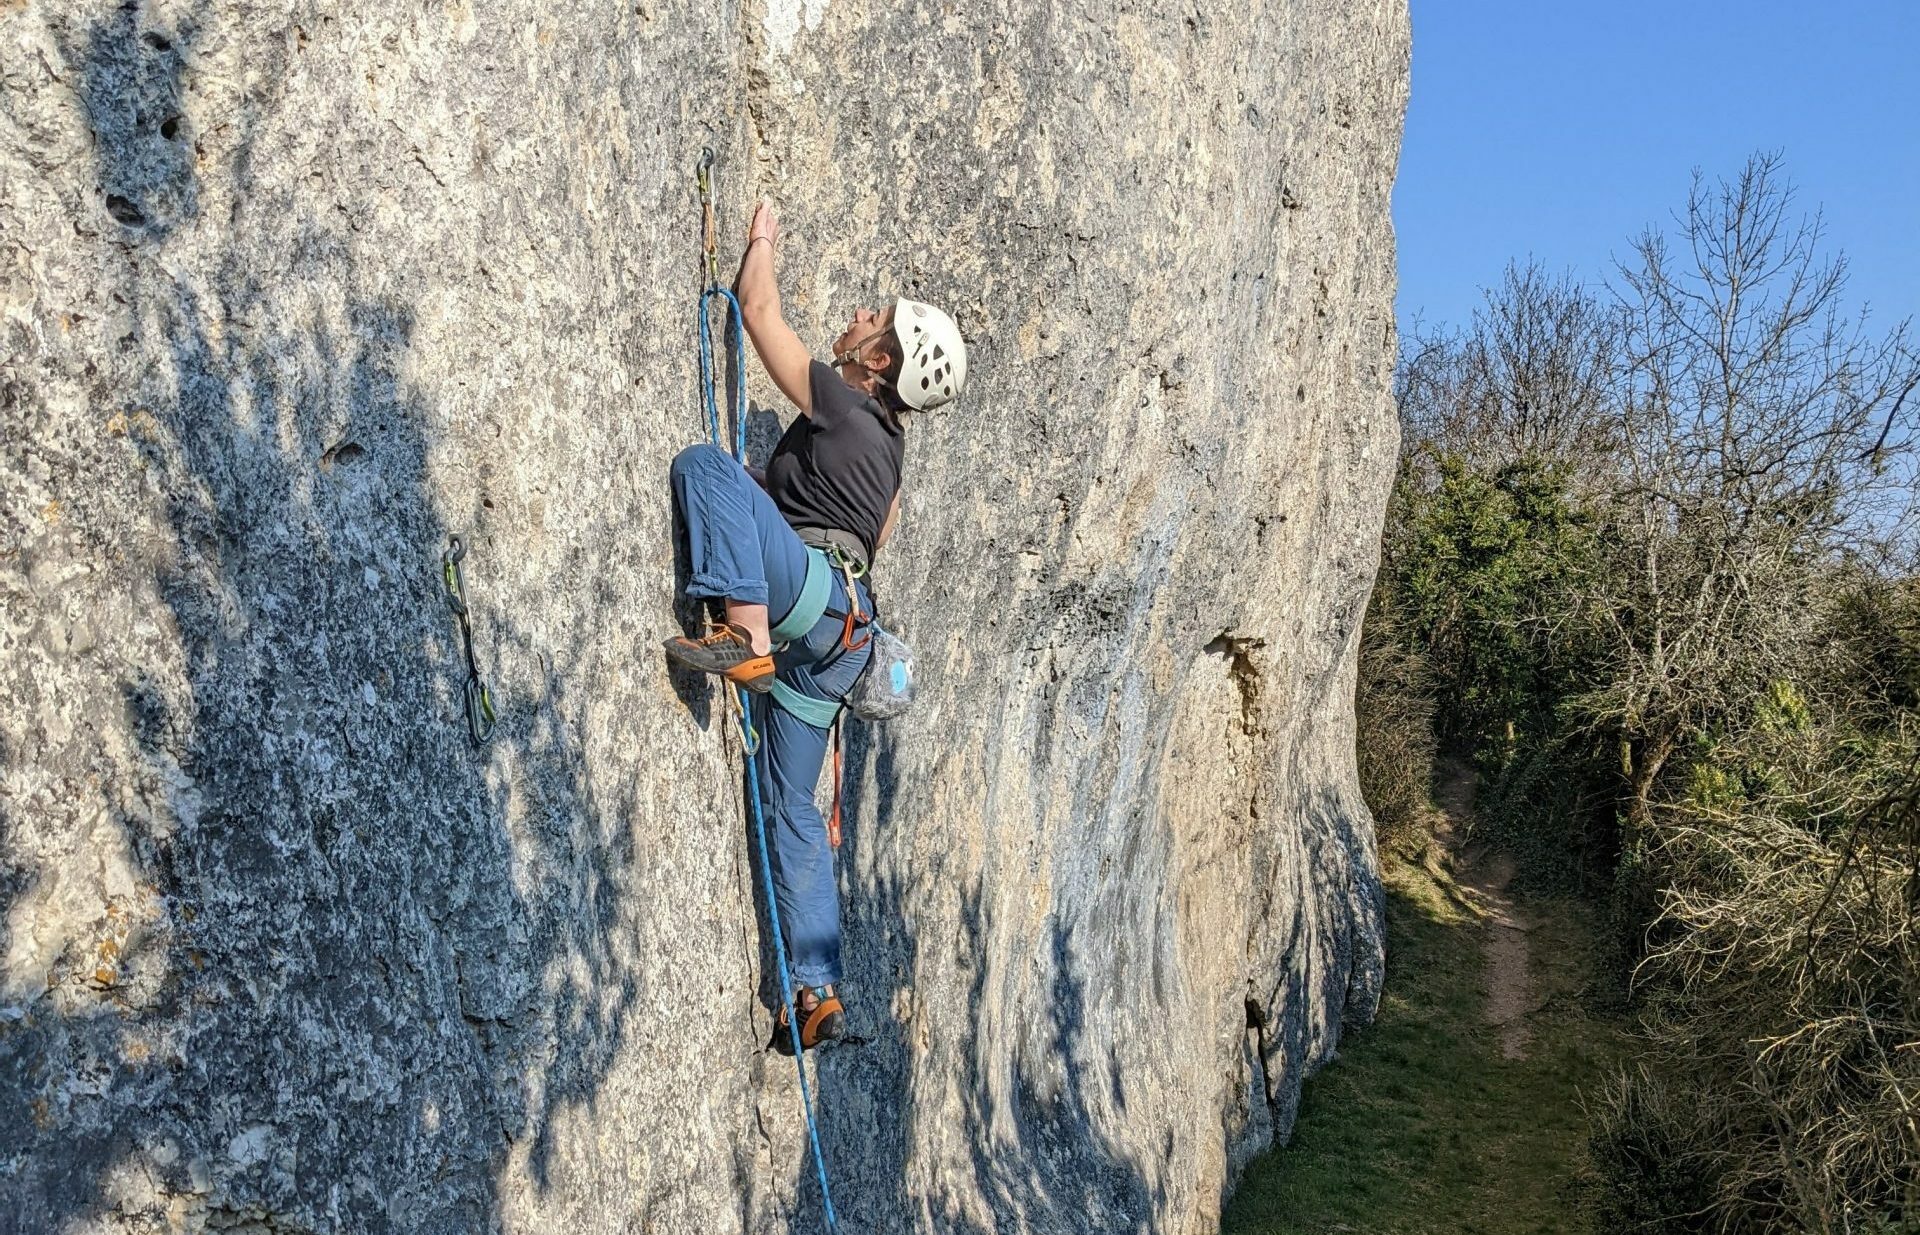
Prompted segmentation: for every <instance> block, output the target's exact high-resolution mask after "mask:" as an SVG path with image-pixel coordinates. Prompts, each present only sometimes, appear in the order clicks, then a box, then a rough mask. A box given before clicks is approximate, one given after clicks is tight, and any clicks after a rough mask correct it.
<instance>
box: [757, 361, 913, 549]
mask: <svg viewBox="0 0 1920 1235" xmlns="http://www.w3.org/2000/svg"><path fill="white" fill-rule="evenodd" d="M810 379H811V382H812V389H813V414H812V415H811V416H796V417H794V420H793V423H792V424H790V425H788V426H787V431H786V433H785V434H784V435H782V436H781V438H780V444H779V445H778V446H776V447H774V449H773V458H771V459H769V460H767V493H768V494H769V495H771V496H772V498H773V504H774V505H775V506H778V507H779V508H780V513H781V514H782V515H785V516H786V519H787V522H788V523H791V524H792V525H793V526H795V527H824V528H836V529H838V530H840V531H842V532H851V533H852V534H853V535H855V536H857V537H859V538H860V543H861V544H863V545H865V546H866V547H867V559H868V560H869V561H871V560H872V559H873V550H874V544H873V542H874V541H876V540H878V539H880V529H881V527H882V526H883V525H885V523H886V521H887V510H888V509H889V508H890V507H891V506H892V505H893V495H894V494H896V493H898V492H899V491H900V469H901V466H902V464H903V463H904V462H905V460H906V443H905V440H904V437H903V435H902V434H901V431H900V422H899V420H897V419H896V418H895V417H894V415H893V413H892V412H889V411H888V410H886V409H885V408H883V407H881V406H880V403H879V401H878V400H876V399H871V398H868V397H867V396H866V395H863V394H861V393H860V392H859V391H857V390H855V389H854V388H853V387H851V386H849V385H847V384H846V382H844V381H842V380H841V378H840V375H839V374H838V373H835V372H834V371H833V370H832V369H830V368H828V367H827V366H826V365H824V364H822V363H820V362H819V361H818V360H816V361H814V362H813V368H812V370H811V373H810Z"/></svg>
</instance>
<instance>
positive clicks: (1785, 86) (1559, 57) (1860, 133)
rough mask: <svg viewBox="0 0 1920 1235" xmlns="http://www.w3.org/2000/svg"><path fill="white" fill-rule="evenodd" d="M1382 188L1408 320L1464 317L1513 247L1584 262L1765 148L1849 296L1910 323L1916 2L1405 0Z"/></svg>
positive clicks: (1594, 260) (1918, 53) (1914, 308)
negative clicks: (1406, 67)
mask: <svg viewBox="0 0 1920 1235" xmlns="http://www.w3.org/2000/svg"><path fill="white" fill-rule="evenodd" d="M1412 4H1413V101H1412V104H1411V106H1410V107H1409V109H1408V115H1407V133H1406V145H1405V148H1404V151H1403V154H1402V156H1401V163H1400V179H1399V182H1398V184H1397V185H1396V187H1395V189H1394V220H1395V224H1396V228H1397V231H1398V233H1399V251H1400V298H1399V306H1398V307H1399V317H1400V324H1401V326H1402V328H1403V329H1406V328H1410V327H1411V326H1413V324H1414V323H1415V321H1416V320H1419V321H1422V322H1424V323H1425V324H1426V325H1428V326H1430V327H1431V326H1437V325H1443V324H1459V323H1464V322H1465V320H1466V318H1467V315H1468V314H1469V313H1471V312H1472V310H1473V308H1474V306H1475V305H1477V304H1478V303H1479V290H1478V289H1479V288H1480V287H1482V286H1484V285H1486V284H1489V283H1492V282H1494V281H1496V280H1497V279H1498V278H1499V275H1500V272H1501V270H1502V268H1503V267H1504V266H1505V265H1506V262H1507V260H1508V259H1509V258H1525V257H1527V256H1529V255H1531V256H1533V257H1535V258H1538V259H1539V260H1540V261H1541V262H1542V263H1544V264H1545V265H1546V266H1547V267H1548V268H1549V269H1552V270H1555V271H1571V272H1572V273H1574V274H1576V275H1578V276H1580V277H1582V278H1598V277H1602V276H1605V275H1606V274H1608V273H1610V271H1611V267H1612V259H1613V258H1614V257H1615V256H1616V255H1617V256H1622V257H1624V256H1625V255H1626V251H1627V246H1628V243H1629V241H1630V239H1631V237H1633V236H1634V235H1635V234H1637V233H1638V232H1639V231H1640V230H1641V229H1642V228H1643V227H1645V226H1646V225H1648V224H1650V223H1665V222H1667V221H1668V220H1669V218H1670V216H1671V214H1672V212H1673V211H1675V210H1677V209H1678V208H1679V207H1680V206H1681V205H1682V204H1683V203H1684V202H1685V199H1686V191H1687V184H1688V176H1689V174H1690V172H1691V170H1692V169H1693V168H1695V167H1699V168H1701V169H1702V170H1703V171H1706V172H1708V173H1709V174H1726V175H1731V174H1733V173H1734V172H1737V171H1738V170H1739V168H1740V165H1741V164H1742V163H1743V162H1744V161H1745V159H1746V157H1747V155H1748V154H1750V153H1752V152H1753V151H1754V150H1757V149H1778V150H1780V151H1782V152H1783V153H1784V155H1785V157H1786V171H1787V173H1788V175H1789V176H1790V177H1791V179H1792V180H1793V181H1794V183H1795V184H1796V185H1797V186H1798V189H1799V194H1800V198H1799V200H1800V202H1801V203H1802V204H1803V205H1804V206H1806V207H1808V208H1812V207H1815V206H1818V207H1820V208H1821V209H1822V210H1823V212H1824V214H1825V217H1826V226H1827V237H1828V239H1827V243H1828V245H1829V247H1830V248H1839V249H1844V250H1845V251H1846V254H1847V256H1848V259H1849V262H1850V265H1851V269H1852V280H1851V283H1850V285H1849V288H1848V299H1849V301H1850V302H1852V303H1853V304H1854V305H1858V304H1860V303H1861V302H1863V301H1864V302H1869V303H1870V304H1871V305H1872V308H1873V320H1874V322H1875V323H1876V324H1879V325H1890V324H1891V323H1893V322H1894V321H1897V320H1898V319H1900V318H1902V317H1913V318H1915V319H1916V325H1917V326H1920V0H1837V2H1834V3H1819V2H1816V0H1794V2H1790V0H1741V2H1739V3H1732V2H1729V0H1669V2H1668V3H1650V2H1648V0H1610V2H1603V0H1575V2H1566V0H1560V2H1555V0H1535V2H1534V3H1530V4H1522V3H1516V2H1513V0H1412Z"/></svg>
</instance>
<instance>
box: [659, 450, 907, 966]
mask: <svg viewBox="0 0 1920 1235" xmlns="http://www.w3.org/2000/svg"><path fill="white" fill-rule="evenodd" d="M672 478H673V500H674V505H675V506H676V507H677V508H678V509H679V512H680V517H681V520H682V521H683V523H684V524H685V526H686V529H687V551H688V558H689V564H690V566H691V578H690V579H689V580H688V582H687V595H688V596H692V597H705V598H711V599H714V600H733V601H737V602H739V603H741V604H749V605H765V606H766V607H767V615H768V618H769V620H770V621H771V622H773V623H778V622H779V621H780V619H781V618H782V617H784V616H786V614H787V611H788V610H790V609H792V608H793V604H794V602H795V601H796V600H798V599H799V597H800V587H801V585H802V584H803V583H804V582H805V581H806V577H807V548H806V546H805V545H804V544H802V543H801V540H800V537H799V536H797V535H795V534H794V531H793V528H792V527H790V526H789V525H788V524H787V521H786V519H785V518H784V517H782V515H781V514H780V511H779V508H778V507H776V506H775V505H774V504H773V499H772V498H770V497H768V496H767V494H766V491H765V490H763V489H762V488H761V487H760V486H759V485H758V484H756V483H755V482H754V479H753V477H751V476H749V475H747V470H746V469H745V468H743V467H741V466H740V464H739V463H738V462H737V461H736V460H735V459H734V458H733V456H732V455H729V454H728V453H727V452H726V451H724V450H721V449H720V448H719V447H717V446H707V445H701V446H689V447H687V449H685V450H683V451H681V452H680V453H679V454H678V455H676V456H675V457H674V460H673V470H672ZM855 586H856V587H857V588H858V589H859V590H860V607H861V611H862V612H866V613H871V612H872V611H873V607H872V599H871V597H870V596H869V595H868V594H867V590H866V585H865V584H864V583H856V584H855ZM827 608H828V609H829V610H830V611H838V612H840V613H845V612H846V611H847V586H846V580H845V578H844V577H843V576H842V575H840V573H839V572H837V571H836V572H835V573H834V577H833V591H832V594H831V595H830V596H829V598H828V601H827ZM843 629H844V626H843V620H842V619H841V618H838V617H834V616H832V613H831V612H829V613H828V614H827V615H826V616H823V617H822V618H821V619H820V620H819V621H818V622H816V623H815V624H814V626H813V629H812V630H810V631H808V632H807V633H806V634H805V635H804V636H802V637H801V638H798V639H795V640H794V641H793V642H792V643H790V644H788V645H787V646H786V648H785V649H784V650H780V649H776V650H775V652H774V658H773V663H774V670H775V672H776V674H777V675H778V676H779V678H780V680H781V681H782V682H784V683H785V684H786V685H787V686H788V688H790V689H792V690H796V691H798V692H800V693H801V694H803V695H810V696H812V697H813V698H815V699H826V700H831V701H833V702H836V703H837V702H839V701H841V700H843V699H845V698H846V696H847V692H848V691H849V690H851V689H853V681H854V679H855V678H857V677H859V676H860V670H861V669H863V668H865V667H866V663H867V658H868V657H870V656H871V655H872V654H873V651H872V649H871V648H870V647H862V648H860V649H859V650H858V651H852V652H850V651H846V650H845V649H843V648H842V647H841V646H840V637H841V633H842V631H843ZM748 699H749V700H751V703H752V708H753V724H754V727H755V728H756V729H758V730H759V731H760V738H761V743H762V745H761V751H760V758H759V759H758V760H756V763H757V765H758V771H759V776H760V798H761V801H762V803H763V804H764V805H765V808H766V813H767V826H768V828H769V829H770V836H769V840H770V842H771V845H770V848H771V849H772V852H773V889H774V898H775V900H776V901H777V902H778V908H779V910H780V928H781V930H782V931H783V932H784V933H785V935H786V940H787V965H788V967H789V968H790V969H791V970H792V972H793V978H794V981H796V982H800V983H802V984H804V985H807V986H825V985H827V984H828V983H830V982H838V981H839V980H840V888H839V885H838V883H837V882H836V881H835V879H834V874H833V846H832V845H831V844H830V843H829V842H828V840H827V825H826V821H825V820H823V819H822V818H821V817H820V808H819V807H818V806H816V805H815V804H814V800H813V794H814V787H815V786H816V785H817V784H818V783H819V780H820V766H821V764H822V763H823V762H824V761H825V759H826V755H827V741H828V732H827V730H825V729H821V728H818V727H816V726H814V725H810V724H808V723H807V722H806V721H803V720H801V719H800V718H799V717H797V716H795V715H793V714H792V713H790V712H788V711H787V710H786V709H784V708H782V707H780V706H778V705H777V704H775V703H774V702H773V699H772V697H771V696H769V695H762V694H753V693H749V694H748Z"/></svg>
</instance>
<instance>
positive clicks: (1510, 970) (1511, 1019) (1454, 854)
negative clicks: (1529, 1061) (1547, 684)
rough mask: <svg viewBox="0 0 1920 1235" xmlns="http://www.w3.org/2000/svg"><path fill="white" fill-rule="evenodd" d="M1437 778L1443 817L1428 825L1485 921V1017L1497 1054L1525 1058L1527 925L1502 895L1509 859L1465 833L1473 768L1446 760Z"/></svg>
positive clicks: (1530, 997)
mask: <svg viewBox="0 0 1920 1235" xmlns="http://www.w3.org/2000/svg"><path fill="white" fill-rule="evenodd" d="M1439 780H1440V783H1439V784H1438V786H1437V787H1436V788H1437V792H1436V794H1435V797H1436V799H1437V801H1438V803H1439V806H1440V809H1441V811H1442V813H1443V814H1444V815H1445V820H1444V821H1443V822H1442V823H1441V825H1440V826H1439V827H1438V828H1436V829H1434V839H1435V841H1437V842H1438V843H1439V845H1440V847H1441V848H1442V850H1444V851H1445V852H1446V853H1447V854H1448V855H1449V858H1450V860H1451V862H1452V864H1453V869H1454V876H1455V878H1456V879H1457V880H1458V881H1459V884H1460V889H1461V891H1462V893H1463V894H1464V895H1465V896H1466V898H1467V901H1468V904H1469V906H1470V907H1471V908H1472V909H1473V911H1474V912H1475V913H1477V914H1479V915H1480V918H1481V920H1482V921H1483V922H1485V924H1486V935H1485V939H1486V943H1485V947H1486V958H1487V968H1486V990H1487V1007H1486V1017H1487V1022H1488V1023H1489V1024H1491V1025H1494V1026H1496V1027H1498V1029H1499V1031H1500V1053H1501V1055H1502V1056H1504V1057H1505V1058H1507V1059H1525V1058H1526V1056H1527V1038H1528V1028H1527V1014H1528V1013H1529V1012H1530V1011H1531V1010H1532V1008H1533V1005H1534V1002H1535V998H1534V990H1533V983H1532V981H1531V979H1530V977H1529V966H1528V963H1527V961H1528V943H1527V933H1528V931H1530V930H1531V929H1532V927H1531V925H1530V924H1529V923H1528V922H1527V920H1526V918H1525V917H1524V916H1523V915H1522V914H1521V913H1520V911H1519V910H1518V909H1516V908H1515V907H1514V903H1513V899H1512V898H1511V897H1510V896H1508V895H1507V885H1508V884H1509V883H1511V882H1512V881H1513V859H1512V858H1511V857H1509V856H1508V855H1507V854H1505V853H1500V852H1497V851H1495V850H1494V849H1492V848H1491V847H1490V846H1488V845H1486V844H1483V843H1481V842H1478V841H1472V840H1469V839H1467V837H1468V834H1469V833H1470V832H1471V831H1472V828H1471V826H1470V825H1471V824H1472V821H1473V788H1474V775H1473V770H1472V769H1471V768H1469V767H1466V766H1464V765H1462V764H1448V765H1447V766H1446V767H1445V768H1444V769H1443V770H1442V771H1441V774H1440V778H1439Z"/></svg>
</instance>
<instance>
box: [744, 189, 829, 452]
mask: <svg viewBox="0 0 1920 1235" xmlns="http://www.w3.org/2000/svg"><path fill="white" fill-rule="evenodd" d="M779 234H780V225H779V223H777V222H776V221H775V220H774V217H773V208H772V207H770V206H768V205H767V204H766V203H765V202H761V203H760V208H759V209H757V210H755V211H754V212H753V227H752V229H751V230H750V231H749V232H748V234H747V251H746V252H745V253H744V254H742V255H741V258H740V277H739V278H738V279H736V280H735V281H734V291H735V293H736V294H737V295H738V296H739V297H740V318H741V320H742V321H743V322H745V323H746V327H747V337H748V338H749V339H752V340H753V350H754V351H755V352H757V353H759V355H760V363H761V364H762V365H763V366H765V367H766V370H767V376H768V377H771V378H772V379H773V384H774V385H776V386H778V387H779V388H780V393H781V394H784V395H786V396H787V398H789V399H791V400H793V405H794V406H795V407H797V408H799V409H800V410H801V411H802V412H804V413H806V414H807V415H809V416H811V415H812V414H813V382H812V378H811V373H810V371H811V369H812V367H813V357H812V356H810V355H808V354H807V348H806V345H805V344H804V343H802V342H800V336H799V335H797V334H795V333H793V327H791V326H789V325H787V319H786V318H784V317H782V316H781V315H780V284H779V281H778V280H777V279H775V278H774V274H773V246H774V242H775V240H777V239H778V237H779ZM762 241H764V242H765V243H761V242H762Z"/></svg>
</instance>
